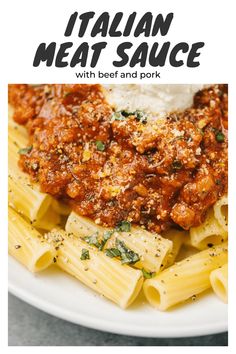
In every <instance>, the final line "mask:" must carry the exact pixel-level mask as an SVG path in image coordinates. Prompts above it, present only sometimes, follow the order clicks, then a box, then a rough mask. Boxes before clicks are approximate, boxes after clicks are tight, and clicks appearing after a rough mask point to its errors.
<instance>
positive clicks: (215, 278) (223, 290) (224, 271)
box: [210, 264, 228, 303]
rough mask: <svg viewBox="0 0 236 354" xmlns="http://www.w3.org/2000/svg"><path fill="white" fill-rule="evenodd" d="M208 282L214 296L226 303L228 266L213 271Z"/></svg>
mask: <svg viewBox="0 0 236 354" xmlns="http://www.w3.org/2000/svg"><path fill="white" fill-rule="evenodd" d="M210 282H211V286H212V289H213V290H214V292H215V294H216V295H217V296H218V297H219V298H220V299H221V300H222V301H223V302H225V303H227V302H228V264H224V265H223V266H222V267H221V268H218V269H215V270H213V272H211V274H210Z"/></svg>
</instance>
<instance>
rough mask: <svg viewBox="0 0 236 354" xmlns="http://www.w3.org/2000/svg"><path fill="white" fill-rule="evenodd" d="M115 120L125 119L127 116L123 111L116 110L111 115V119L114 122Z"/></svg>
mask: <svg viewBox="0 0 236 354" xmlns="http://www.w3.org/2000/svg"><path fill="white" fill-rule="evenodd" d="M114 120H120V121H123V120H125V117H124V116H123V115H122V114H121V112H114V113H113V114H112V116H111V121H112V122H113V121H114Z"/></svg>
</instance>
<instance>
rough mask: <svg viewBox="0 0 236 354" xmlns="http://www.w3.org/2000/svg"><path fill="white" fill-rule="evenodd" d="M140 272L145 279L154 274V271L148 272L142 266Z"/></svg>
mask: <svg viewBox="0 0 236 354" xmlns="http://www.w3.org/2000/svg"><path fill="white" fill-rule="evenodd" d="M142 272H143V276H144V278H145V279H151V278H153V277H154V276H155V275H156V272H148V271H146V270H145V269H144V268H142Z"/></svg>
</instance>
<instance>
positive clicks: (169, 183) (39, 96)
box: [9, 84, 228, 232]
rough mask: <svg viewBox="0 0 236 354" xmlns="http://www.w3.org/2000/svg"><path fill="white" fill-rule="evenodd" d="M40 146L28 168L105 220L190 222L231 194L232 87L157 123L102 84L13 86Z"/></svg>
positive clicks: (49, 189)
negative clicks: (123, 105) (117, 108)
mask: <svg viewBox="0 0 236 354" xmlns="http://www.w3.org/2000/svg"><path fill="white" fill-rule="evenodd" d="M9 103H10V104H11V105H12V106H13V107H14V109H15V111H14V119H15V121H16V122H18V123H20V124H23V125H26V127H27V129H28V132H29V140H30V142H29V146H32V148H31V149H28V150H29V151H28V152H27V153H26V154H25V155H21V156H20V159H19V165H20V167H21V168H22V169H23V170H24V171H25V172H27V173H28V174H30V176H31V177H32V180H33V181H35V182H38V183H39V184H40V186H41V190H42V191H43V192H46V193H49V194H51V195H53V196H54V197H56V198H58V199H60V200H63V201H65V202H67V203H69V204H70V205H71V207H72V208H73V210H74V211H76V212H77V213H78V214H80V215H84V216H88V217H90V218H91V219H93V220H94V221H95V222H96V223H97V224H102V225H104V226H109V227H114V226H116V225H117V224H118V223H119V222H121V221H123V220H127V221H129V222H131V223H135V224H139V225H144V226H145V227H146V228H147V229H149V230H151V231H155V232H162V231H164V230H167V229H168V228H169V227H170V226H173V225H174V226H179V227H181V228H183V229H186V230H188V229H189V228H190V227H192V226H197V225H199V224H201V223H202V222H203V221H204V218H205V216H206V212H207V210H208V209H209V207H210V206H212V205H213V204H214V203H215V202H216V201H217V200H218V199H219V198H220V197H221V196H222V195H224V194H225V193H227V176H228V172H227V171H228V169H227V147H228V145H227V112H228V109H227V105H228V93H227V85H214V86H212V87H210V88H207V89H204V90H201V91H199V92H198V93H197V94H196V95H195V97H194V101H193V105H192V107H191V108H189V109H186V110H185V111H183V112H174V113H171V114H169V115H167V116H166V117H165V118H157V119H156V120H155V121H153V120H149V119H147V117H146V116H145V114H144V113H142V112H114V111H113V108H112V107H111V106H110V105H109V104H108V102H107V101H106V98H105V94H104V92H103V88H102V87H101V86H100V85H78V84H76V85H41V86H36V87H33V86H28V85H9Z"/></svg>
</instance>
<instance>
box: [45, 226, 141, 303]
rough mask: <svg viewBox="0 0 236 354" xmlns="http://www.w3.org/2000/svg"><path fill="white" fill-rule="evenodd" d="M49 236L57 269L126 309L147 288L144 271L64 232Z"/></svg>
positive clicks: (56, 231)
mask: <svg viewBox="0 0 236 354" xmlns="http://www.w3.org/2000/svg"><path fill="white" fill-rule="evenodd" d="M45 236H46V237H47V239H48V240H51V241H52V242H54V243H55V242H56V245H57V248H58V253H57V265H58V266H59V267H60V268H61V269H63V270H64V271H65V272H67V273H69V274H71V275H73V276H74V277H76V278H77V279H78V280H80V281H81V282H82V283H83V284H85V285H87V286H88V287H89V288H91V289H93V290H95V291H97V292H98V293H99V294H102V295H103V296H105V297H106V298H108V299H110V300H112V301H113V302H115V303H117V304H118V305H119V306H120V307H122V308H126V307H128V306H129V305H130V304H131V303H132V302H133V301H134V300H135V298H136V297H137V295H138V293H139V291H140V290H141V288H142V284H143V276H142V272H141V271H140V270H136V269H133V268H132V267H129V266H127V265H122V264H121V262H120V261H119V260H117V259H113V258H109V257H108V256H106V255H105V254H104V253H103V252H100V251H98V250H97V249H96V248H94V247H92V246H89V245H88V244H87V243H86V242H85V241H83V240H81V239H79V238H76V237H74V236H73V235H72V234H71V233H70V234H68V233H66V232H65V231H63V230H55V231H52V232H50V233H48V234H46V235H45Z"/></svg>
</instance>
